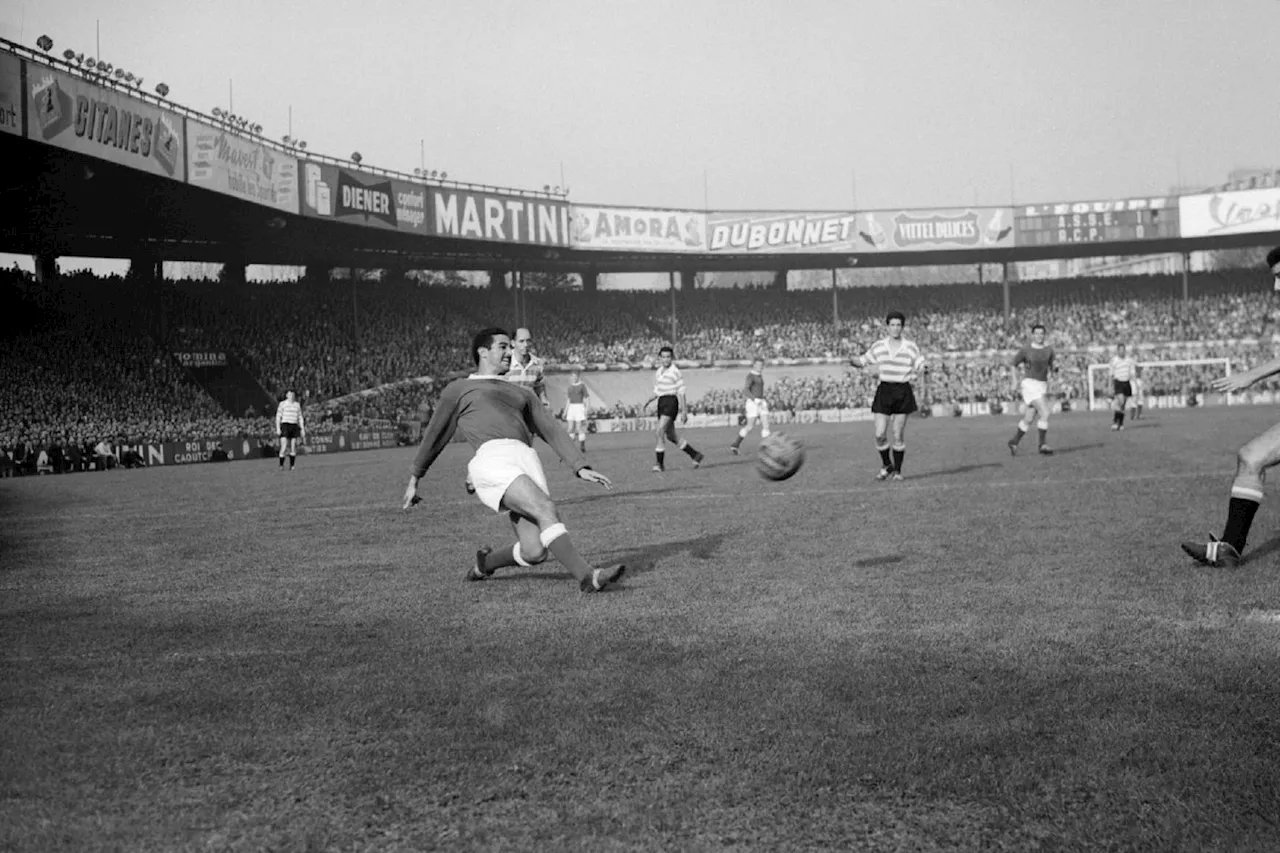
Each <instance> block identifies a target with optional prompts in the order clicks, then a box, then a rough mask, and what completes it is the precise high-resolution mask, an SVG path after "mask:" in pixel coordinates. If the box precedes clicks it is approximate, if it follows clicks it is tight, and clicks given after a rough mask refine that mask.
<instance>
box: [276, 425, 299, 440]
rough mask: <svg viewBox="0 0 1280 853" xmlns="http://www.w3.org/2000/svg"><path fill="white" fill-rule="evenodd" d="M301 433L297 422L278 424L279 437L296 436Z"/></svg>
mask: <svg viewBox="0 0 1280 853" xmlns="http://www.w3.org/2000/svg"><path fill="white" fill-rule="evenodd" d="M301 434H302V430H301V428H299V426H298V425H297V424H280V437H281V438H297V437H298V436H299V435H301Z"/></svg>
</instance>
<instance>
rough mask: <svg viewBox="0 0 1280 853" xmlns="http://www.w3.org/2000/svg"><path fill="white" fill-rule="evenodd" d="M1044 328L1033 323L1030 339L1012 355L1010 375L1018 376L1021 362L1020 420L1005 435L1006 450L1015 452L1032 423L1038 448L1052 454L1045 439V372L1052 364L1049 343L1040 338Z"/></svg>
mask: <svg viewBox="0 0 1280 853" xmlns="http://www.w3.org/2000/svg"><path fill="white" fill-rule="evenodd" d="M1044 337H1045V328H1044V326H1043V325H1042V324H1040V323H1036V324H1035V325H1034V326H1032V327H1031V343H1030V344H1028V345H1027V346H1024V347H1023V348H1022V349H1020V350H1018V354H1017V355H1015V356H1014V357H1013V364H1012V366H1013V374H1014V379H1015V380H1016V379H1017V376H1018V366H1019V365H1022V368H1023V377H1022V383H1021V384H1020V385H1019V386H1018V391H1019V392H1020V393H1021V394H1022V407H1023V412H1022V420H1021V421H1019V422H1018V431H1017V432H1015V433H1014V434H1013V438H1011V439H1009V453H1010V455H1012V456H1017V455H1018V444H1019V443H1021V441H1022V437H1023V436H1024V435H1026V434H1027V430H1029V429H1031V424H1032V423H1035V425H1036V427H1037V428H1038V429H1039V431H1040V441H1039V451H1040V453H1041V454H1043V455H1045V456H1052V455H1053V448H1051V447H1049V445H1048V444H1046V443H1045V439H1046V438H1048V436H1049V396H1048V395H1049V373H1050V371H1052V370H1053V369H1054V366H1053V347H1051V346H1049V345H1048V344H1046V343H1045V342H1044Z"/></svg>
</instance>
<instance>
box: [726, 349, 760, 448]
mask: <svg viewBox="0 0 1280 853" xmlns="http://www.w3.org/2000/svg"><path fill="white" fill-rule="evenodd" d="M742 396H743V398H744V400H743V414H744V416H745V417H746V423H744V424H743V425H742V429H740V430H738V437H737V438H735V439H734V440H733V444H731V445H729V452H730V453H732V454H733V455H734V456H737V455H738V448H739V447H741V446H742V442H743V439H745V438H746V437H747V433H749V432H751V430H752V428H753V427H755V425H756V421H759V422H760V437H761V438H768V437H769V403H768V402H767V401H766V400H765V398H764V359H763V358H756V359H753V360H752V362H751V370H749V371H747V381H746V383H745V384H744V385H743V387H742Z"/></svg>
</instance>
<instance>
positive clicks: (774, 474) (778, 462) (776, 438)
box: [756, 432, 804, 480]
mask: <svg viewBox="0 0 1280 853" xmlns="http://www.w3.org/2000/svg"><path fill="white" fill-rule="evenodd" d="M759 456H760V459H759V462H758V463H757V464H756V467H757V469H758V470H759V471H760V476H761V477H764V478H765V479H766V480H785V479H787V478H788V477H791V476H792V475H794V474H795V473H796V472H797V471H799V470H800V466H801V465H803V464H804V447H803V446H802V445H801V444H800V442H798V441H796V440H795V439H794V438H792V437H791V436H789V435H787V434H786V433H782V432H775V433H773V434H772V435H770V436H769V437H768V438H765V439H761V441H760V453H759Z"/></svg>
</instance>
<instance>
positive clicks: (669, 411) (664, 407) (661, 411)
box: [658, 394, 680, 421]
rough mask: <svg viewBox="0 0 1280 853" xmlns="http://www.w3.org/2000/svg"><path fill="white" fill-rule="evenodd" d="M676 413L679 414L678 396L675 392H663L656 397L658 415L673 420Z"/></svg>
mask: <svg viewBox="0 0 1280 853" xmlns="http://www.w3.org/2000/svg"><path fill="white" fill-rule="evenodd" d="M678 414H680V398H679V397H677V396H676V395H675V394H663V395H662V396H661V397H659V398H658V417H660V418H661V417H664V416H665V417H668V418H671V420H673V421H674V420H675V419H676V415H678Z"/></svg>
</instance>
